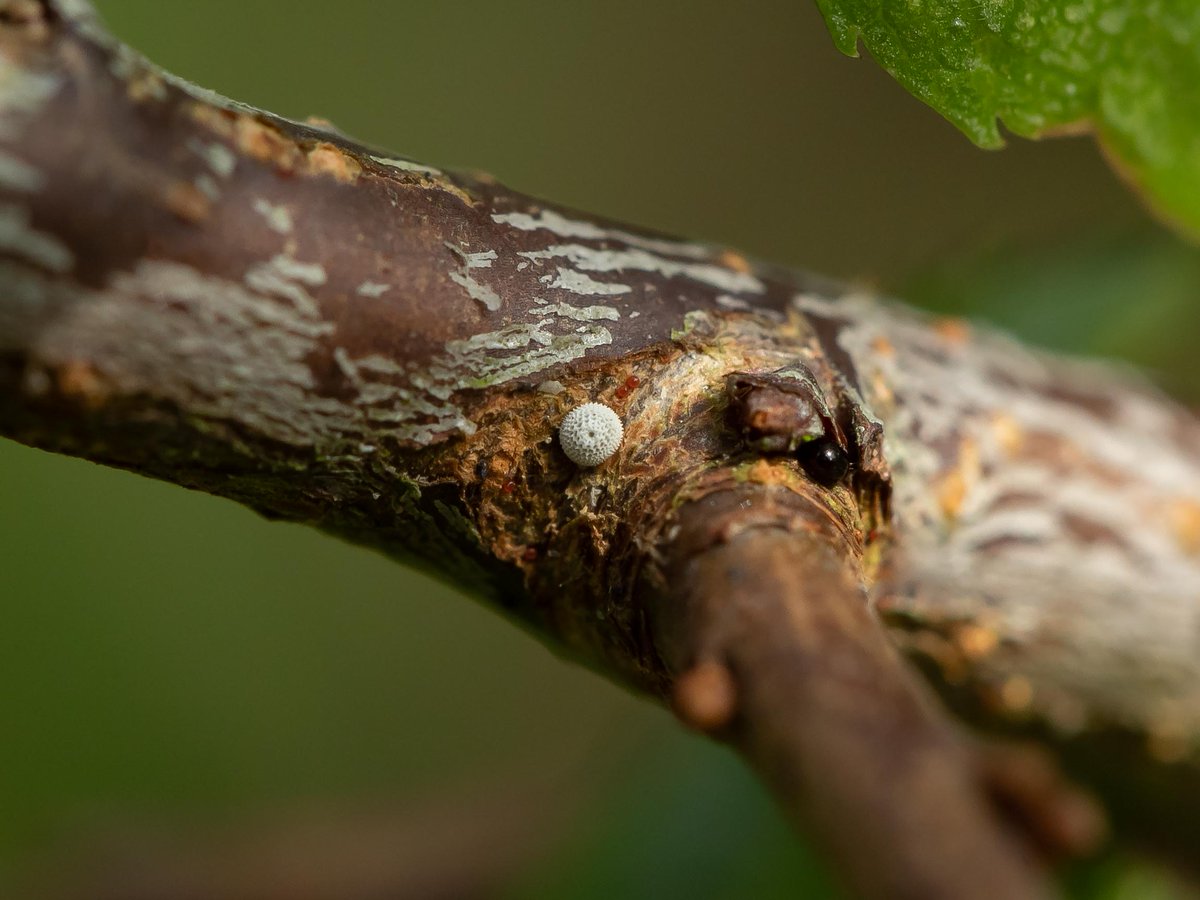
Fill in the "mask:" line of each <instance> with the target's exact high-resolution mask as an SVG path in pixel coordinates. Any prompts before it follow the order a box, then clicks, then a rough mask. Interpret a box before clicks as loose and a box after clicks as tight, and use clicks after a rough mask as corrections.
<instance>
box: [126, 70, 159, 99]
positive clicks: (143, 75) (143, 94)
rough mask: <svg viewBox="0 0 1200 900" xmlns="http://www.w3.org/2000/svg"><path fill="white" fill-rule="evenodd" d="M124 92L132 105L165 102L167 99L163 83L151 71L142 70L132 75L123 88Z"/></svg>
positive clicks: (155, 73) (157, 75) (156, 74)
mask: <svg viewBox="0 0 1200 900" xmlns="http://www.w3.org/2000/svg"><path fill="white" fill-rule="evenodd" d="M125 91H126V93H128V94H129V99H130V100H132V101H133V102H134V103H141V102H143V101H145V100H165V99H166V97H167V86H166V84H164V83H163V80H162V77H161V76H160V75H159V74H158V73H157V72H155V71H154V70H153V69H143V70H142V71H140V72H138V73H137V74H135V75H133V76H132V77H131V78H130V79H129V83H128V84H127V85H126V86H125Z"/></svg>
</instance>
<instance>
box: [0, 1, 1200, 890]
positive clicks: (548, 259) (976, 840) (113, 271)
mask: <svg viewBox="0 0 1200 900" xmlns="http://www.w3.org/2000/svg"><path fill="white" fill-rule="evenodd" d="M0 285H3V293H2V296H0V433H2V434H4V435H7V436H9V437H12V438H14V439H16V440H19V441H22V442H24V443H27V444H31V445H33V446H38V447H44V448H47V449H51V450H55V451H59V452H66V453H71V454H74V455H79V456H84V457H87V458H90V459H94V460H97V461H100V462H104V463H107V464H110V465H115V466H119V467H122V468H128V469H133V470H136V471H139V472H142V473H145V474H147V475H151V476H154V477H157V478H163V479H167V480H170V481H174V482H176V483H179V484H183V485H186V486H188V487H193V488H197V489H200V490H205V491H208V492H211V493H215V494H220V495H222V496H226V497H231V498H233V499H236V500H239V501H241V502H243V503H246V504H247V505H249V506H251V507H253V508H255V509H257V510H259V511H261V512H262V513H264V514H266V515H268V516H273V517H279V518H286V519H291V520H299V521H305V522H309V523H312V524H314V525H316V526H318V527H320V528H323V529H325V530H328V531H330V532H332V533H335V534H338V535H340V536H342V537H345V538H347V539H349V540H353V541H356V542H359V543H364V544H369V545H372V546H375V547H378V548H380V549H381V550H383V551H384V552H386V553H389V554H391V555H393V556H395V557H397V558H399V559H402V560H405V561H408V562H411V563H416V564H419V565H421V566H423V567H426V568H429V569H432V570H433V571H436V572H438V573H440V574H441V575H442V576H444V577H447V578H451V579H454V580H455V581H457V582H458V583H459V584H461V585H462V586H464V587H465V588H467V589H468V590H470V591H472V592H474V593H476V594H478V595H480V596H482V597H484V598H485V599H487V600H489V601H490V602H493V603H495V604H497V605H498V606H500V607H502V608H503V609H506V610H508V611H509V612H511V613H512V614H513V615H514V616H515V617H517V618H519V619H520V620H522V621H524V622H526V623H528V624H529V625H531V626H532V627H533V628H534V629H535V630H536V631H538V632H539V633H540V634H541V635H543V636H544V638H545V639H546V640H547V641H548V642H549V643H551V644H552V645H553V646H555V647H558V648H562V649H565V650H567V651H569V652H570V653H571V654H572V655H574V656H576V657H577V658H579V659H581V660H583V661H585V662H587V663H588V664H590V665H593V666H596V667H598V668H599V669H601V670H603V671H604V672H606V673H607V674H609V675H610V676H611V677H613V678H616V679H618V680H620V681H622V682H624V683H626V684H628V685H630V686H633V687H635V688H636V689H639V690H642V691H645V692H648V693H650V694H653V695H655V696H659V697H662V698H664V699H666V698H669V697H671V696H672V692H673V691H675V700H676V705H677V708H678V709H679V710H680V713H681V715H682V717H683V718H684V719H685V720H686V721H689V722H691V723H693V724H695V725H697V726H698V727H703V728H705V729H707V730H711V731H714V732H715V733H717V734H718V735H719V736H722V737H725V738H727V739H729V740H731V741H733V742H734V743H735V744H736V745H738V746H739V747H741V748H742V749H743V751H744V752H745V753H746V755H747V756H748V757H749V758H750V760H751V761H752V762H754V764H756V765H757V766H758V767H759V768H760V769H761V770H762V771H763V772H764V774H765V775H766V777H767V778H768V780H769V781H770V782H771V783H772V784H773V785H774V787H775V788H776V790H777V791H778V793H779V794H780V796H781V799H782V801H783V802H784V804H785V805H786V806H788V807H789V808H790V809H793V810H794V811H795V812H796V813H797V816H798V818H799V819H800V820H801V821H803V822H804V823H806V824H807V825H808V826H809V827H811V828H812V829H813V830H814V831H815V832H816V833H817V834H818V835H820V836H822V838H823V839H824V840H825V841H826V844H827V846H829V847H830V848H831V853H833V855H834V856H835V858H837V859H838V860H839V861H840V862H841V863H842V865H843V868H844V870H845V871H846V872H847V873H849V875H848V877H849V880H850V882H851V883H852V884H854V885H855V886H856V888H857V889H858V890H860V891H861V892H862V893H863V894H864V895H867V896H878V897H884V896H895V895H896V894H897V891H898V890H899V888H898V887H897V886H899V885H909V886H911V888H912V890H911V893H912V895H913V896H923V897H936V896H945V897H954V896H966V895H971V896H982V894H981V893H979V891H978V889H976V890H968V887H969V886H972V885H974V886H975V887H976V888H978V886H980V885H986V886H987V887H988V889H989V890H990V891H991V894H990V896H996V897H1027V896H1031V895H1033V894H1035V893H1037V892H1038V891H1042V890H1044V889H1045V886H1044V884H1040V885H1039V882H1040V880H1041V879H1042V877H1043V876H1042V874H1041V872H1040V870H1039V869H1038V868H1037V866H1036V865H1035V864H1034V863H1033V862H1032V861H1031V860H1032V855H1031V853H1032V851H1033V850H1035V849H1036V850H1039V851H1040V850H1051V851H1055V850H1057V851H1062V850H1069V851H1080V850H1087V849H1089V848H1090V846H1091V845H1092V844H1094V843H1095V840H1096V835H1097V833H1098V831H1097V828H1096V826H1095V822H1094V821H1091V820H1090V819H1089V818H1088V816H1087V815H1086V813H1082V812H1080V811H1081V810H1083V809H1085V805H1084V804H1083V803H1082V801H1081V800H1080V799H1079V797H1078V795H1077V794H1075V793H1073V792H1072V791H1071V790H1070V789H1069V788H1068V787H1066V786H1065V785H1063V784H1061V783H1060V782H1057V781H1056V780H1055V779H1054V778H1045V779H1042V780H1041V781H1039V782H1038V784H1039V785H1040V787H1039V788H1038V789H1037V790H1034V791H1030V790H1028V785H1029V783H1030V781H1029V779H1028V778H1026V779H1025V780H1024V781H1022V779H1021V778H1020V777H1016V776H1014V775H1013V774H1012V772H1013V770H1012V767H1007V768H1006V769H1005V771H1006V772H1007V774H1005V775H1003V776H1001V777H996V776H995V774H994V771H992V773H991V774H988V773H989V771H990V770H988V769H987V767H986V766H983V765H981V763H980V760H981V759H982V758H983V756H984V754H981V753H980V752H978V751H977V750H976V749H975V745H974V744H973V743H972V742H971V741H970V740H968V739H966V738H965V737H964V736H963V735H962V734H961V733H960V732H958V731H956V730H955V729H954V728H953V727H951V726H950V724H949V718H948V717H947V716H946V715H945V712H944V707H943V706H942V705H941V702H940V701H935V700H933V699H932V697H929V698H927V697H925V696H924V694H923V691H924V690H925V688H924V687H921V686H920V685H919V683H918V682H917V681H916V680H915V679H913V678H911V677H910V674H909V670H908V667H906V665H902V664H901V660H900V657H899V656H897V655H896V654H895V653H894V650H893V646H899V647H901V648H902V649H904V650H905V651H907V652H908V653H909V655H910V656H911V658H913V659H915V660H916V661H917V662H918V663H919V669H920V671H922V672H923V673H924V674H925V675H926V676H928V679H929V681H930V683H931V684H932V685H933V686H934V688H936V689H937V691H938V692H940V693H941V695H942V696H943V698H944V699H945V700H946V701H948V703H949V704H950V706H951V707H952V708H953V709H954V710H956V711H957V712H958V713H959V714H961V716H962V717H963V718H965V719H966V720H968V721H970V722H972V723H974V724H976V725H979V726H983V727H985V728H987V729H990V730H994V731H1000V732H1006V733H1010V734H1025V735H1032V736H1035V737H1037V738H1039V739H1040V740H1041V741H1042V742H1043V743H1044V744H1045V745H1046V746H1047V747H1050V748H1053V749H1054V750H1056V751H1057V752H1058V753H1059V754H1060V756H1061V758H1062V759H1063V760H1064V761H1065V762H1066V764H1067V768H1068V770H1069V771H1070V772H1072V773H1073V774H1074V775H1075V776H1076V777H1077V778H1079V779H1081V780H1083V781H1084V782H1085V783H1087V784H1088V785H1089V786H1091V787H1092V788H1094V789H1095V790H1097V791H1099V792H1100V794H1101V795H1102V797H1103V798H1104V800H1105V801H1106V802H1107V805H1108V807H1109V810H1110V812H1111V813H1112V815H1113V817H1114V819H1115V824H1116V825H1117V827H1118V831H1119V832H1120V833H1121V834H1123V835H1128V836H1129V837H1131V838H1140V839H1142V840H1144V841H1147V842H1149V843H1151V844H1152V845H1154V846H1155V847H1156V848H1157V849H1158V850H1160V851H1162V852H1165V853H1169V854H1172V855H1173V856H1174V857H1175V858H1177V859H1180V860H1182V861H1185V862H1187V861H1190V860H1191V859H1192V856H1193V854H1194V848H1195V847H1196V846H1197V845H1198V842H1200V837H1198V834H1197V829H1198V825H1197V816H1196V811H1197V810H1198V809H1200V777H1198V774H1200V766H1198V763H1200V755H1198V754H1197V739H1198V738H1200V423H1198V422H1197V420H1196V418H1195V417H1194V416H1193V415H1192V414H1190V413H1188V412H1187V411H1185V410H1183V409H1182V408H1180V407H1178V406H1176V405H1174V404H1172V403H1171V402H1169V401H1168V400H1166V399H1165V398H1163V397H1161V396H1159V395H1158V394H1157V393H1155V392H1154V391H1153V390H1152V389H1150V388H1148V387H1147V386H1146V385H1144V384H1142V383H1141V382H1140V381H1138V380H1137V379H1136V378H1133V377H1131V376H1129V375H1127V374H1125V373H1121V372H1115V371H1113V370H1111V369H1106V368H1102V367H1100V366H1096V365H1092V364H1085V363H1079V362H1070V361H1064V360H1058V359H1054V358H1051V357H1048V356H1045V355H1042V354H1039V353H1035V352H1032V351H1028V350H1026V349H1024V348H1022V347H1020V346H1018V345H1016V344H1014V343H1012V342H1011V341H1008V340H1006V339H1004V338H1002V337H998V336H996V335H993V334H990V333H983V332H978V331H976V330H973V329H971V328H969V327H968V326H966V325H964V324H962V323H959V322H945V321H931V320H929V319H926V318H924V317H922V316H920V315H919V314H916V313H914V312H912V311H910V310H907V309H905V308H902V307H900V306H897V305H894V304H890V303H886V302H882V301H879V300H877V299H875V298H871V297H866V296H861V295H852V294H847V293H846V292H844V291H843V290H841V289H839V288H838V287H837V286H835V285H831V284H828V283H826V282H824V281H821V280H819V279H814V278H811V277H808V276H805V275H801V274H797V273H794V272H790V271H782V270H779V269H776V268H772V267H767V266H761V265H755V264H751V263H749V262H747V261H746V260H745V259H744V258H743V257H742V256H740V255H739V254H737V253H734V252H731V251H728V250H721V249H718V248H712V247H708V246H702V245H697V244H693V243H687V242H682V241H677V240H672V239H668V238H663V237H659V236H652V235H647V234H644V233H641V232H636V231H632V230H628V229H624V228H622V227H619V226H616V225H613V224H611V223H607V222H601V221H597V220H595V219H593V218H589V217H585V216H580V215H578V214H575V213H571V212H568V211H565V210H563V209H561V208H558V207H555V206H553V205H551V204H547V203H543V202H540V201H535V200H532V199H530V198H527V197H523V196H521V195H519V194H516V193H513V192H511V191H509V190H507V189H505V188H503V187H501V186H499V185H497V184H495V183H494V182H492V181H490V180H488V179H486V178H484V177H480V176H475V177H470V178H468V177H464V176H460V175H452V174H448V173H445V172H442V171H439V170H437V169H433V168H430V167H427V166H423V165H419V164H416V163H413V162H410V161H407V160H403V159H399V158H396V157H394V156H391V155H388V154H385V153H383V152H380V151H375V150H371V149H368V148H364V147H362V146H360V145H357V144H355V143H353V142H351V141H349V140H347V139H345V138H344V137H343V136H341V135H339V134H336V133H333V132H331V131H329V130H326V129H323V128H321V127H319V126H316V125H312V124H301V123H296V122H291V121H287V120H283V119H280V118H277V117H274V116H271V115H268V114H266V113H263V112H260V111H258V110H254V109H251V108H249V107H245V106H242V105H240V104H236V103H233V102H231V101H227V100H224V99H222V98H219V97H216V96H215V95H212V94H210V93H208V92H204V91H201V90H199V89H197V88H195V87H193V86H190V85H187V84H184V83H182V82H180V81H178V80H177V79H174V78H172V77H171V76H168V75H167V74H165V73H163V72H161V71H159V70H158V69H156V68H154V67H153V66H152V65H150V64H148V63H147V62H145V61H144V60H142V59H141V58H140V57H138V56H137V55H136V54H135V53H133V52H132V51H130V50H129V49H128V48H126V47H124V46H122V45H120V44H118V43H116V42H115V41H113V40H112V39H111V38H109V37H108V36H107V35H106V34H105V33H104V32H103V31H102V30H101V29H100V26H99V25H98V23H97V22H96V20H95V18H94V16H93V15H92V13H91V12H90V10H89V9H88V8H87V7H86V5H85V4H83V3H80V2H78V0H72V2H66V0H55V2H51V0H40V2H34V0H7V2H0ZM589 400H592V401H600V402H604V403H607V404H609V405H610V406H611V407H613V408H614V409H615V410H616V411H617V412H618V413H619V414H620V416H621V418H622V419H623V421H624V426H625V438H624V443H623V444H622V446H621V448H620V450H619V451H618V452H617V454H616V455H615V456H614V457H613V458H611V459H609V460H608V461H607V462H605V463H604V464H603V465H601V466H600V467H598V468H596V469H592V470H580V469H578V468H576V467H575V466H574V465H573V464H571V463H570V462H569V461H568V460H567V458H566V457H565V455H564V454H563V453H562V451H561V449H560V448H559V447H558V445H557V443H556V441H555V429H556V425H557V423H558V421H559V420H560V419H561V418H562V416H563V414H564V413H565V412H566V411H567V410H569V409H570V408H571V407H573V406H575V405H577V404H579V403H582V402H585V401H589ZM814 451H815V452H814ZM821 452H824V453H825V454H826V456H825V457H823V459H824V463H822V457H820V456H819V454H820V453H821ZM842 464H844V465H842ZM843 470H844V471H843ZM713 503H715V504H717V506H716V507H714V508H712V509H709V510H708V512H703V511H702V512H697V510H704V509H705V506H704V504H713ZM718 520H719V522H718ZM714 523H717V524H719V527H716V525H714ZM734 570H739V571H743V572H745V573H746V577H745V579H744V580H743V579H741V578H740V577H734V575H732V574H730V573H731V572H733V571H734ZM796 572H804V573H810V572H811V573H813V577H812V578H803V579H801V578H799V577H798V576H797V575H796V574H795V573H796ZM722 573H723V574H722ZM722 586H724V587H722ZM754 597H761V598H762V602H761V604H759V605H757V606H756V605H755V604H754V602H753V598H754ZM726 606H727V608H728V609H729V610H732V611H733V612H732V613H730V614H729V615H725V614H723V613H722V609H723V608H726ZM739 610H741V611H743V612H738V611H739ZM744 616H749V619H748V620H746V619H745V618H744ZM756 617H757V618H756ZM885 634H886V635H888V636H890V638H891V639H892V641H891V643H889V641H888V640H887V639H885V637H884V636H885ZM700 662H703V663H706V666H705V667H703V668H701V669H696V668H695V667H696V665H697V663H700ZM697 671H698V672H699V673H700V674H699V675H698V676H696V677H692V676H693V675H695V674H696V672H697ZM684 673H691V675H689V676H688V677H685V678H681V677H680V676H682V675H684ZM677 679H679V686H678V688H676V680H677ZM897 754H898V755H897ZM897 760H898V761H897ZM893 763H895V765H894V767H893ZM1039 764H1040V763H1039ZM1039 764H1033V768H1034V769H1036V768H1037V765H1039ZM1002 768H1003V767H1002ZM1025 770H1026V771H1030V770H1031V769H1030V767H1029V766H1026V767H1025ZM889 773H894V775H895V780H894V782H889V779H888V775H889ZM1014 785H1024V787H1021V786H1017V787H1014ZM893 788H894V791H895V793H894V794H893V793H892V789H893ZM931 798H937V799H936V800H935V799H931ZM1002 809H1003V810H1007V811H1008V812H1009V813H1010V815H1009V816H1007V817H1004V816H1001V815H998V814H997V811H998V810H1002ZM848 811H849V813H850V814H851V815H857V816H861V817H865V818H867V819H872V820H874V824H875V825H876V826H877V827H872V828H866V829H862V830H860V832H858V833H856V832H855V831H854V830H853V829H852V828H851V825H850V822H851V820H849V819H847V818H846V816H847V813H848ZM1014 811H1015V813H1016V814H1015V815H1011V814H1012V813H1013V812H1014ZM1072 823H1073V824H1072ZM930 846H936V847H938V848H939V849H940V852H939V853H937V854H931V853H930V852H929V847H930ZM864 866H880V867H882V868H883V871H879V872H875V873H874V874H872V875H871V877H862V876H861V873H858V874H855V873H856V870H857V869H861V868H862V867H864Z"/></svg>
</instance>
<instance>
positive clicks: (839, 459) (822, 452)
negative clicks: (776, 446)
mask: <svg viewBox="0 0 1200 900" xmlns="http://www.w3.org/2000/svg"><path fill="white" fill-rule="evenodd" d="M796 458H797V459H798V460H800V465H801V466H803V467H804V471H805V472H806V473H807V474H808V477H809V478H811V479H812V480H813V481H815V482H816V483H817V484H819V485H822V486H823V487H833V486H834V485H835V484H837V483H838V482H839V481H841V480H842V479H843V478H845V477H846V473H847V472H849V471H850V457H848V456H847V455H846V451H844V450H843V449H842V448H841V447H839V446H838V445H837V444H835V443H834V442H833V441H830V440H816V441H808V442H807V443H805V444H802V445H801V446H800V449H799V450H797V451H796Z"/></svg>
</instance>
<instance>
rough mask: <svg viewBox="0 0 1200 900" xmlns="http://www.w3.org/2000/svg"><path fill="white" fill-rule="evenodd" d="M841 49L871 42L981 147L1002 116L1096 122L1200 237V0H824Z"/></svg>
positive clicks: (1073, 124)
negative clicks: (1199, 0) (1198, 0)
mask: <svg viewBox="0 0 1200 900" xmlns="http://www.w3.org/2000/svg"><path fill="white" fill-rule="evenodd" d="M817 5H818V7H820V10H821V13H822V15H824V17H825V21H826V24H828V26H829V30H830V32H831V33H832V34H833V39H834V42H835V43H836V44H837V47H838V49H840V50H841V51H842V52H843V53H846V54H848V55H850V56H857V55H858V43H859V40H860V39H861V40H862V43H863V44H864V45H865V46H866V47H867V49H868V50H870V52H871V54H872V55H873V56H874V57H875V58H876V59H877V60H878V61H879V62H880V64H881V65H883V67H884V68H885V69H887V70H888V71H889V72H890V73H891V74H892V75H893V76H895V78H896V79H897V80H899V81H900V83H901V84H903V85H904V86H905V87H906V88H908V89H909V91H911V92H912V93H913V94H914V95H916V96H917V97H918V98H920V99H921V100H923V101H924V102H926V103H928V104H929V105H930V106H932V107H933V108H934V109H936V110H937V111H938V112H940V113H941V114H942V115H943V116H945V117H946V118H947V119H949V120H950V121H951V122H953V123H954V124H955V125H957V126H958V127H959V128H960V129H961V130H962V131H963V132H964V133H966V135H967V136H968V137H970V138H971V140H973V141H975V143H977V144H979V145H980V146H982V147H1000V146H1002V145H1003V140H1002V138H1001V136H1000V131H999V128H998V123H997V120H999V121H1000V122H1003V124H1004V125H1005V127H1007V128H1008V129H1009V130H1011V131H1013V132H1015V133H1016V134H1019V135H1023V136H1025V137H1039V136H1044V135H1051V134H1061V133H1064V132H1072V133H1073V132H1076V131H1079V130H1086V129H1093V130H1094V131H1095V132H1096V134H1097V136H1098V137H1099V138H1100V140H1101V142H1102V144H1103V145H1104V147H1105V149H1106V150H1107V151H1108V153H1107V155H1108V156H1109V159H1110V161H1111V162H1112V163H1113V165H1114V166H1115V167H1116V169H1117V170H1118V171H1119V172H1120V173H1121V174H1122V175H1124V176H1126V178H1127V179H1128V180H1130V181H1132V182H1133V183H1134V185H1135V186H1136V187H1138V188H1139V189H1140V190H1141V191H1143V192H1144V193H1145V195H1146V197H1147V198H1148V199H1149V201H1150V202H1151V204H1152V205H1153V206H1154V207H1155V208H1156V209H1157V211H1158V212H1159V213H1160V214H1161V215H1162V216H1164V217H1165V218H1167V219H1169V220H1172V221H1173V222H1174V224H1176V225H1177V226H1178V227H1180V228H1182V229H1183V230H1184V231H1186V232H1188V233H1189V234H1190V236H1191V237H1192V238H1193V239H1200V3H1197V2H1196V0H1057V2H1055V0H817Z"/></svg>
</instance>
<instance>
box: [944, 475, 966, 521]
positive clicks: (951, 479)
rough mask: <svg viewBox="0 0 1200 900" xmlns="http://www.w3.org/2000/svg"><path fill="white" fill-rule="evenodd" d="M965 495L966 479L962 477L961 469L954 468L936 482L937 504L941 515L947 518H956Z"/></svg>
mask: <svg viewBox="0 0 1200 900" xmlns="http://www.w3.org/2000/svg"><path fill="white" fill-rule="evenodd" d="M966 497H967V480H966V478H964V477H963V472H962V470H961V469H955V470H954V471H953V472H951V473H950V474H949V475H947V476H946V477H945V478H943V479H942V480H941V482H940V483H939V484H938V489H937V498H938V506H940V507H941V508H942V515H944V516H945V517H946V518H947V519H956V518H958V513H959V510H961V509H962V505H963V500H965V499H966Z"/></svg>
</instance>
